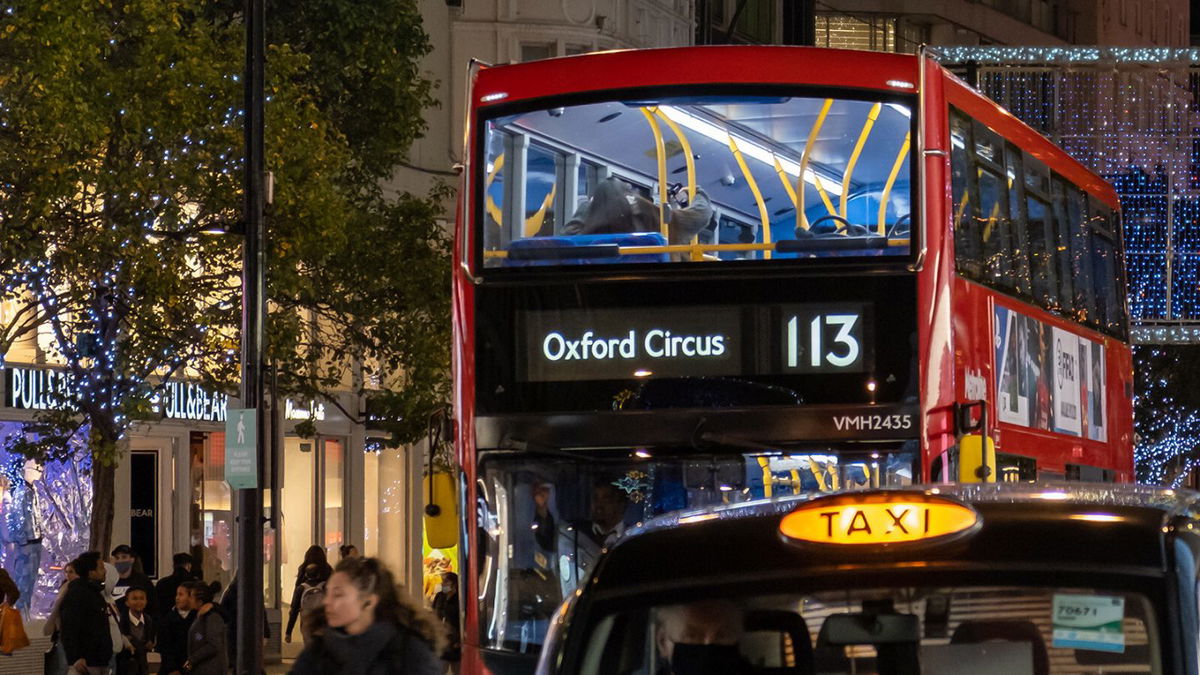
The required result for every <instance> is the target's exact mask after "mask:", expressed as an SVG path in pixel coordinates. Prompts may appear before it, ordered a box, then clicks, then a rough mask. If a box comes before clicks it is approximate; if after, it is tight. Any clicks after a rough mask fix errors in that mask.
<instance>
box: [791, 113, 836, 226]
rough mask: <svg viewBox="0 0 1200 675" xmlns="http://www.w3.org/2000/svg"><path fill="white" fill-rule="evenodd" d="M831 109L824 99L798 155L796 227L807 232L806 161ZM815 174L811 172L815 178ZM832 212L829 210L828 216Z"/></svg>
mask: <svg viewBox="0 0 1200 675" xmlns="http://www.w3.org/2000/svg"><path fill="white" fill-rule="evenodd" d="M832 107H833V99H831V98H827V99H825V104H824V105H822V106H821V112H820V113H819V114H818V115H817V120H816V121H815V122H813V126H812V129H810V130H809V131H808V140H807V141H805V142H804V152H803V153H802V154H801V155H800V176H799V177H798V178H796V181H797V182H798V185H797V186H796V194H797V196H798V199H799V206H797V207H796V226H797V227H799V228H801V229H804V230H807V229H808V216H807V215H805V214H804V173H805V172H806V171H808V159H809V157H810V156H811V155H812V147H813V143H815V142H816V141H817V134H818V133H820V131H821V126H822V125H823V124H825V116H826V115H828V114H829V109H830V108H832ZM816 175H817V172H815V171H814V172H813V177H814V178H815V177H816ZM817 183H818V185H817V189H818V190H820V189H821V188H820V185H819V183H820V181H819V179H818V181H817ZM832 213H833V211H832V210H830V214H832Z"/></svg>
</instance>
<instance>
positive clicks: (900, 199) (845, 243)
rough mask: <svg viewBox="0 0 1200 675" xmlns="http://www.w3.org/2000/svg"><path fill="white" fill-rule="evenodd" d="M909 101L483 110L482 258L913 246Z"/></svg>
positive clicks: (695, 258)
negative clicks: (493, 113)
mask: <svg viewBox="0 0 1200 675" xmlns="http://www.w3.org/2000/svg"><path fill="white" fill-rule="evenodd" d="M914 128H915V127H914V122H913V103H912V100H911V99H908V98H889V99H884V98H883V97H879V98H876V99H870V98H867V99H852V98H825V97H820V96H817V97H805V96H751V95H733V96H673V97H657V98H650V99H639V100H603V101H599V102H592V103H583V104H578V105H564V106H558V107H541V108H535V109H532V110H528V109H526V110H523V111H520V112H516V113H513V114H504V115H502V116H498V117H493V118H491V119H488V120H485V122H484V124H483V127H482V135H481V136H482V137H481V142H482V143H483V152H482V157H480V158H479V159H480V160H481V161H479V162H478V164H477V166H478V167H479V169H478V170H477V171H476V176H475V178H476V181H478V184H479V185H480V186H481V188H480V190H479V191H478V192H477V194H478V195H479V202H480V204H479V208H478V209H477V211H476V212H477V214H478V216H477V218H476V220H477V222H479V223H480V225H479V227H480V228H482V232H480V233H479V236H477V237H476V238H475V240H476V241H477V242H481V244H482V252H481V253H482V259H483V264H484V266H485V267H531V266H562V265H581V264H625V263H655V262H704V261H708V262H720V261H735V260H737V261H745V260H779V259H793V260H794V259H798V258H831V257H850V258H854V257H863V256H871V257H878V256H907V255H908V254H909V253H910V250H911V247H910V238H909V232H910V229H911V224H912V218H913V214H912V211H913V146H914V142H913V141H914V137H913V133H914V131H913V130H914Z"/></svg>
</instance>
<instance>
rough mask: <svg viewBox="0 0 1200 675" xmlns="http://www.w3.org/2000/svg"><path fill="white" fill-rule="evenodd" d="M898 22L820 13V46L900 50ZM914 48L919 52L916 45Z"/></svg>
mask: <svg viewBox="0 0 1200 675" xmlns="http://www.w3.org/2000/svg"><path fill="white" fill-rule="evenodd" d="M897 23H898V21H897V19H896V18H895V17H880V16H850V15H847V14H817V16H816V31H815V32H816V46H818V47H833V48H836V49H865V50H870V51H876V52H894V51H898V50H897V45H896V26H897ZM913 37H920V36H913ZM918 44H919V43H918ZM906 47H907V45H906ZM913 49H914V50H915V46H914V47H913Z"/></svg>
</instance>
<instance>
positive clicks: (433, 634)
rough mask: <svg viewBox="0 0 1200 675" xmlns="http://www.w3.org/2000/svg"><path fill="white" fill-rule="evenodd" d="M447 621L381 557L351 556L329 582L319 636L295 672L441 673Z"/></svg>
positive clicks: (348, 674) (298, 661) (316, 631)
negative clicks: (408, 590)
mask: <svg viewBox="0 0 1200 675" xmlns="http://www.w3.org/2000/svg"><path fill="white" fill-rule="evenodd" d="M445 642H446V641H445V636H444V631H443V629H442V627H441V626H440V625H439V624H438V623H437V619H436V618H435V617H434V616H433V613H432V612H430V611H429V610H427V609H425V608H423V607H421V606H419V605H417V604H415V603H413V602H412V601H410V600H408V599H407V597H406V596H405V595H404V593H403V591H402V589H400V588H399V587H398V586H397V585H396V583H395V581H394V580H393V578H392V573H391V572H389V571H388V569H387V568H386V567H384V565H383V564H382V563H380V562H379V560H378V559H376V558H346V559H345V560H342V561H341V562H339V563H338V566H337V568H336V569H335V570H334V573H333V576H331V577H330V578H329V582H328V583H327V584H326V593H325V601H324V603H323V605H322V608H321V611H319V612H317V613H316V616H315V621H314V628H313V641H312V642H311V643H309V644H308V646H306V647H305V648H304V651H303V652H302V653H301V654H300V657H299V658H297V659H296V663H295V665H294V666H293V667H292V670H291V672H292V673H293V674H294V675H327V674H330V673H339V674H341V673H344V674H346V675H351V674H353V675H393V674H396V675H399V674H403V675H441V674H442V672H443V671H444V665H443V664H442V662H441V660H439V659H438V658H437V654H439V653H441V651H442V649H443V648H444V647H445Z"/></svg>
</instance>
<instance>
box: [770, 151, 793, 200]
mask: <svg viewBox="0 0 1200 675" xmlns="http://www.w3.org/2000/svg"><path fill="white" fill-rule="evenodd" d="M771 157H772V159H774V160H775V175H776V176H779V182H781V183H783V189H784V190H786V191H787V193H788V199H790V200H792V206H793V207H795V208H799V204H797V203H796V188H794V187H792V181H790V180H788V177H787V172H786V171H784V170H783V165H782V164H780V163H779V158H778V157H776V156H774V155H772V156H771Z"/></svg>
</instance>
